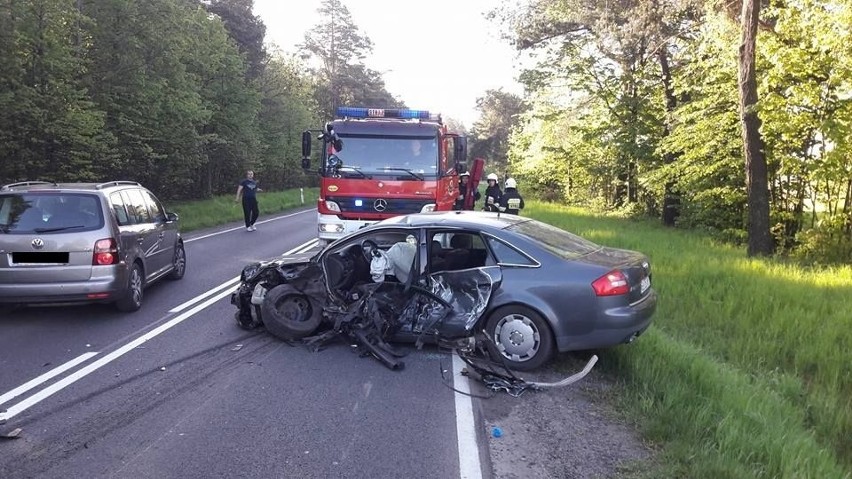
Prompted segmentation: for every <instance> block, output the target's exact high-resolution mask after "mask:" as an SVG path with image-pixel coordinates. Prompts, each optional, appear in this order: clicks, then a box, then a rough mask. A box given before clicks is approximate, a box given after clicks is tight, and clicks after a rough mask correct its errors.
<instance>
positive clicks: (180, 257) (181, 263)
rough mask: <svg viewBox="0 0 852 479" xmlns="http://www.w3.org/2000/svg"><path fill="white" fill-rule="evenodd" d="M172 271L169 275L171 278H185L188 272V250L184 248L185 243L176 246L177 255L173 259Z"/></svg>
mask: <svg viewBox="0 0 852 479" xmlns="http://www.w3.org/2000/svg"><path fill="white" fill-rule="evenodd" d="M172 266H173V269H172V272H171V273H169V275H168V276H167V277H168V278H169V279H173V280H178V279H183V275H185V274H186V250H185V249H184V248H183V243H178V244H177V246H175V257H174V259H173V260H172Z"/></svg>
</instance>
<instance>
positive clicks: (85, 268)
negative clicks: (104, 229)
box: [0, 233, 94, 284]
mask: <svg viewBox="0 0 852 479" xmlns="http://www.w3.org/2000/svg"><path fill="white" fill-rule="evenodd" d="M22 236H26V238H22ZM93 247H94V243H92V242H90V241H88V238H85V237H81V236H80V235H79V234H73V233H67V234H62V233H58V234H57V233H51V234H37V233H33V234H26V235H22V234H0V283H6V284H11V283H18V284H20V283H55V282H67V281H85V280H88V279H90V278H91V277H92V249H93Z"/></svg>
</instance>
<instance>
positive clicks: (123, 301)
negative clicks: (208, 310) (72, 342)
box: [0, 181, 186, 311]
mask: <svg viewBox="0 0 852 479" xmlns="http://www.w3.org/2000/svg"><path fill="white" fill-rule="evenodd" d="M185 273H186V252H185V250H184V246H183V238H182V237H181V234H180V231H179V228H178V216H177V214H175V213H169V212H167V211H166V210H165V208H164V207H163V205H162V203H160V201H159V200H158V199H157V198H156V197H155V196H154V195H153V194H152V193H151V192H150V191H148V190H147V189H146V188H144V187H142V185H140V184H139V183H136V182H130V181H110V182H107V183H51V182H44V181H28V182H22V183H13V184H10V185H5V186H3V187H2V188H0V303H4V304H6V305H9V304H13V305H15V304H64V303H87V302H107V303H115V305H116V307H118V309H120V310H122V311H136V310H138V309H139V308H141V307H142V298H143V292H144V289H145V288H146V287H147V286H149V285H151V284H152V283H154V282H155V281H157V280H158V279H161V278H169V279H181V278H183V276H184V274H185Z"/></svg>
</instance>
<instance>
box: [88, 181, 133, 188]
mask: <svg viewBox="0 0 852 479" xmlns="http://www.w3.org/2000/svg"><path fill="white" fill-rule="evenodd" d="M119 185H133V186H142V185H140V184H139V183H138V182H136V181H122V180H119V181H107V182H106V183H99V184H98V185H97V186H95V188H97V189H101V188H106V187H107V186H119Z"/></svg>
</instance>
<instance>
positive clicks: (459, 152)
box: [453, 136, 467, 163]
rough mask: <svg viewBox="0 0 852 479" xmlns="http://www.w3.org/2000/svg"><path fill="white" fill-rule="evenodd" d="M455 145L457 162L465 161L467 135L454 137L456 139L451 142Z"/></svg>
mask: <svg viewBox="0 0 852 479" xmlns="http://www.w3.org/2000/svg"><path fill="white" fill-rule="evenodd" d="M453 144H454V145H455V149H456V151H455V155H456V161H457V162H459V163H466V162H467V137H466V136H459V137H457V138H456V141H455V142H454V143H453Z"/></svg>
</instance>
